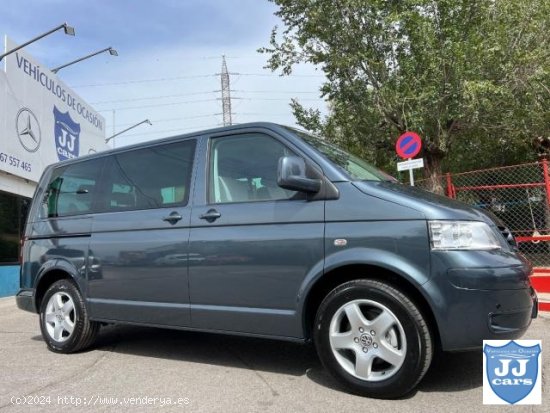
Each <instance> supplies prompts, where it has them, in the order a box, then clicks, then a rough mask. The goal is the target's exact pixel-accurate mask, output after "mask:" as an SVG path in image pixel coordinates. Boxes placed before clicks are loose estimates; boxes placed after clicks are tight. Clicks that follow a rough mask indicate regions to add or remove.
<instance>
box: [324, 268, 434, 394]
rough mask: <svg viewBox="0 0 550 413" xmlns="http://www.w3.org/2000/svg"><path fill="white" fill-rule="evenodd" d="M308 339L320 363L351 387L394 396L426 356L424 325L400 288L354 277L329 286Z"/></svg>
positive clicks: (414, 377) (414, 380)
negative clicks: (311, 335) (313, 342)
mask: <svg viewBox="0 0 550 413" xmlns="http://www.w3.org/2000/svg"><path fill="white" fill-rule="evenodd" d="M314 341H315V345H316V348H317V352H318V354H319V357H320V359H321V362H322V363H323V365H324V366H325V368H326V369H327V370H328V371H329V372H330V373H331V374H332V375H333V376H334V377H335V378H336V379H338V380H339V381H340V382H342V383H343V384H344V385H345V386H346V387H347V388H348V389H349V390H350V391H351V392H353V393H356V394H360V395H363V396H368V397H376V398H396V397H400V396H403V395H405V394H406V393H408V392H410V391H411V390H412V389H413V388H414V387H415V386H416V385H417V384H418V383H419V382H420V380H421V379H422V377H423V376H424V374H425V373H426V371H427V370H428V367H429V366H430V363H431V360H432V353H433V346H432V338H431V335H430V331H429V329H428V325H427V323H426V321H425V319H424V317H423V316H422V313H421V312H420V310H419V309H418V307H417V306H416V305H415V304H414V303H413V302H412V301H411V300H410V299H409V298H408V297H407V296H406V295H405V294H403V293H402V292H401V291H399V290H398V289H396V288H395V287H393V286H391V285H389V284H386V283H384V282H380V281H374V280H364V279H362V280H354V281H349V282H347V283H345V284H342V285H340V286H338V287H336V288H335V289H334V290H332V291H331V292H330V293H329V294H328V295H327V297H326V298H325V299H324V300H323V302H322V303H321V305H320V307H319V310H318V311H317V316H316V320H315V331H314Z"/></svg>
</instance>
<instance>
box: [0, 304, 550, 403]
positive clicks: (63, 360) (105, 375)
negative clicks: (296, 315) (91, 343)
mask: <svg viewBox="0 0 550 413" xmlns="http://www.w3.org/2000/svg"><path fill="white" fill-rule="evenodd" d="M525 338H533V339H543V340H544V341H543V347H544V346H545V345H546V344H547V343H550V315H543V316H542V317H539V319H537V320H535V321H534V323H533V325H532V327H531V329H530V330H529V332H528V334H527V335H526V337H525ZM548 349H549V347H545V348H544V350H545V351H546V353H543V362H544V368H543V377H547V375H548V372H549V371H550V355H548V351H549V350H548ZM544 375H546V376H544ZM13 396H19V397H23V396H39V397H37V398H34V400H36V401H39V402H43V403H45V404H44V405H43V406H30V407H31V409H29V406H28V405H14V404H13V403H12V400H13V401H16V399H12V397H13ZM71 396H72V397H73V400H72V404H71V400H70V397H71ZM48 397H49V399H48ZM132 397H134V398H139V400H134V402H133V403H134V404H135V403H142V404H143V403H146V402H148V401H146V400H145V399H144V397H150V398H151V400H150V401H149V402H148V403H150V404H153V403H154V401H153V399H152V398H154V397H157V398H159V399H158V400H157V401H156V402H155V403H156V406H157V408H159V407H160V406H161V404H162V403H163V402H164V403H166V402H167V401H168V398H170V399H171V400H172V401H173V402H177V401H178V398H181V399H180V400H179V402H180V403H181V407H176V406H171V407H168V408H167V407H164V408H162V409H161V410H163V411H173V410H179V411H208V412H212V411H220V412H263V411H270V412H271V411H273V412H302V411H312V412H313V411H315V412H325V411H330V412H359V411H370V412H374V411H387V412H389V411H391V412H393V411H403V412H428V411H430V412H431V411H434V412H442V411H444V412H446V413H449V412H480V411H499V412H500V411H514V412H516V411H540V412H542V411H546V412H548V411H550V407H549V406H550V386H549V385H548V381H547V379H546V380H545V381H544V382H543V405H542V406H537V407H534V408H533V409H532V408H531V407H530V406H515V407H506V408H504V407H499V406H483V404H482V355H481V353H480V352H476V353H464V354H458V355H457V354H455V355H448V356H445V357H443V358H442V359H441V360H440V362H439V363H438V364H437V365H436V366H432V368H431V369H430V371H429V372H428V374H427V376H426V377H425V379H424V380H423V382H422V383H421V384H420V386H419V388H418V390H417V391H416V392H415V393H414V394H412V395H410V396H409V397H407V398H405V399H402V400H394V401H385V400H372V399H366V398H361V397H357V396H353V395H349V394H347V393H345V392H343V391H342V390H341V389H340V388H339V387H338V384H337V383H335V382H334V381H333V380H332V379H331V378H330V377H329V376H328V375H327V374H326V373H325V371H324V370H323V368H322V367H321V365H320V363H319V361H318V359H317V357H316V355H315V352H314V351H313V348H312V347H310V346H300V345H295V344H288V343H282V342H277V341H267V340H259V339H250V338H240V337H230V336H220V335H214V334H199V333H190V332H182V331H169V330H158V329H146V328H137V327H109V328H106V329H104V330H103V331H102V333H101V335H100V338H99V341H98V343H97V345H96V347H95V348H94V349H93V350H91V351H88V352H85V353H81V354H73V355H67V356H66V355H58V354H54V353H51V352H49V351H48V350H47V349H46V346H45V344H44V342H43V341H42V338H41V336H40V330H39V327H38V318H37V316H35V315H33V314H30V313H26V312H23V311H19V310H18V309H17V308H16V306H15V302H14V299H13V298H4V299H0V410H5V411H39V410H46V411H49V410H53V409H56V410H60V409H61V410H80V409H86V410H87V409H89V407H85V406H79V407H78V409H75V404H76V403H79V402H80V403H84V399H86V401H87V402H88V403H96V409H98V410H100V411H120V410H127V409H129V408H125V407H124V406H120V404H117V405H116V407H115V406H108V405H105V403H106V402H108V401H109V402H114V401H115V398H117V399H116V401H117V402H118V403H120V402H122V403H124V402H125V401H126V402H128V401H129V399H130V398H132ZM27 399H29V398H27ZM19 400H21V399H19ZM31 400H32V398H31ZM130 403H132V402H131V401H130ZM121 407H122V409H121ZM132 409H136V407H132ZM149 409H150V407H149ZM137 410H138V411H140V410H145V408H144V407H137Z"/></svg>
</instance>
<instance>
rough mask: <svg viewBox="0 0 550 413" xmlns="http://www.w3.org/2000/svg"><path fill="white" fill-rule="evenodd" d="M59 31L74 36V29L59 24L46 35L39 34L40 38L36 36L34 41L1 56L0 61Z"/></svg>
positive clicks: (65, 24) (64, 24)
mask: <svg viewBox="0 0 550 413" xmlns="http://www.w3.org/2000/svg"><path fill="white" fill-rule="evenodd" d="M59 29H65V33H67V34H71V35H72V36H74V28H72V27H70V26H69V25H68V24H67V23H63V24H60V25H59V26H57V27H55V28H53V29H51V30H50V31H48V32H46V33H44V34H41V35H40V36H36V37H35V38H34V39H31V40H29V41H28V42H26V43H23V44H21V45H19V46H17V47H16V48H15V49H11V50H10V51H8V52H6V53H4V54H3V55H0V61H2V59H3V58H4V57H6V56H7V55H9V54H12V53H13V52H16V51H18V50H19V49H22V48H23V47H25V46H28V45H29V44H31V43H33V42H36V41H37V40H40V39H42V38H43V37H46V36H47V35H49V34H52V33H53V32H56V31H58V30H59ZM69 29H70V30H69Z"/></svg>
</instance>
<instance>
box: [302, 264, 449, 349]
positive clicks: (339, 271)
mask: <svg viewBox="0 0 550 413" xmlns="http://www.w3.org/2000/svg"><path fill="white" fill-rule="evenodd" d="M358 279H371V280H377V281H382V282H385V283H388V284H390V285H391V286H393V287H395V288H397V289H399V290H400V291H402V292H403V293H404V294H406V295H407V296H408V297H409V298H410V299H411V300H412V301H413V302H414V303H415V304H416V305H417V306H418V308H419V310H420V311H421V312H422V314H423V315H424V316H425V318H426V321H427V323H428V326H429V328H430V330H431V332H432V335H433V338H434V340H435V344H436V345H438V346H440V343H441V341H440V336H439V326H438V323H437V320H436V318H435V314H434V311H433V306H432V304H431V303H430V300H429V298H427V297H426V296H425V294H424V292H423V291H422V289H421V287H420V285H419V284H417V283H414V282H413V281H412V280H411V279H410V278H408V277H405V276H403V274H400V273H399V272H397V271H395V269H389V268H387V267H384V266H381V265H378V264H371V263H364V262H359V263H347V264H343V265H341V266H337V267H334V268H332V269H330V270H329V271H327V272H325V273H324V274H322V275H321V276H320V277H318V278H317V279H316V281H315V282H314V283H313V284H312V285H311V287H310V288H309V290H308V292H307V294H306V296H305V299H304V303H303V307H302V325H303V331H304V337H305V338H306V339H308V340H310V339H311V338H312V329H313V324H314V321H315V316H316V314H317V310H318V308H319V306H320V304H321V302H322V301H323V299H324V298H325V297H326V296H327V294H328V293H329V292H330V291H332V290H333V289H334V288H336V287H337V286H338V285H341V284H343V283H345V282H348V281H352V280H358Z"/></svg>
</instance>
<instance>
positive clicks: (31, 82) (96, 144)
mask: <svg viewBox="0 0 550 413" xmlns="http://www.w3.org/2000/svg"><path fill="white" fill-rule="evenodd" d="M5 47H6V49H7V50H12V49H14V48H15V47H17V45H16V44H14V43H12V42H10V41H9V39H6V42H5ZM0 53H1V51H0ZM1 63H2V65H1V66H2V67H0V139H1V141H2V145H1V147H0V171H2V172H4V171H5V172H8V173H9V174H10V175H13V176H14V177H20V178H24V179H25V180H27V181H29V182H38V180H39V179H40V175H41V174H42V171H43V170H44V168H45V167H46V166H47V165H49V164H52V163H54V162H59V161H60V160H65V159H70V158H75V157H78V156H82V155H85V154H88V153H92V152H99V151H101V150H103V149H107V146H106V144H105V120H104V118H103V117H102V116H101V115H100V114H99V113H98V112H96V111H95V110H94V109H93V107H92V106H91V105H90V104H89V103H87V102H86V101H85V100H83V99H82V98H81V97H80V96H78V94H77V93H76V92H75V91H73V90H72V89H71V88H70V87H68V86H67V85H66V84H65V83H64V82H63V81H62V80H61V79H59V78H58V77H57V75H56V74H55V73H53V72H51V71H50V70H48V69H47V68H46V67H45V66H44V65H42V64H40V63H39V62H38V61H36V60H35V59H34V58H33V57H32V56H31V55H29V54H28V53H27V51H25V50H24V49H21V50H17V51H16V52H14V53H12V54H10V55H8V56H6V57H5V58H4V59H2V62H1ZM0 175H1V176H3V177H4V178H3V179H1V180H0V184H1V183H4V182H5V180H6V179H11V180H12V181H17V182H19V181H20V180H16V179H12V178H6V176H7V175H5V174H0ZM18 185H19V184H17V185H16V184H13V182H12V183H10V188H13V191H15V192H17V191H19V190H22V191H24V193H23V192H22V193H21V195H24V196H29V191H28V189H29V188H27V187H26V186H25V188H24V189H21V188H22V186H21V185H19V186H18ZM10 190H11V189H10Z"/></svg>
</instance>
